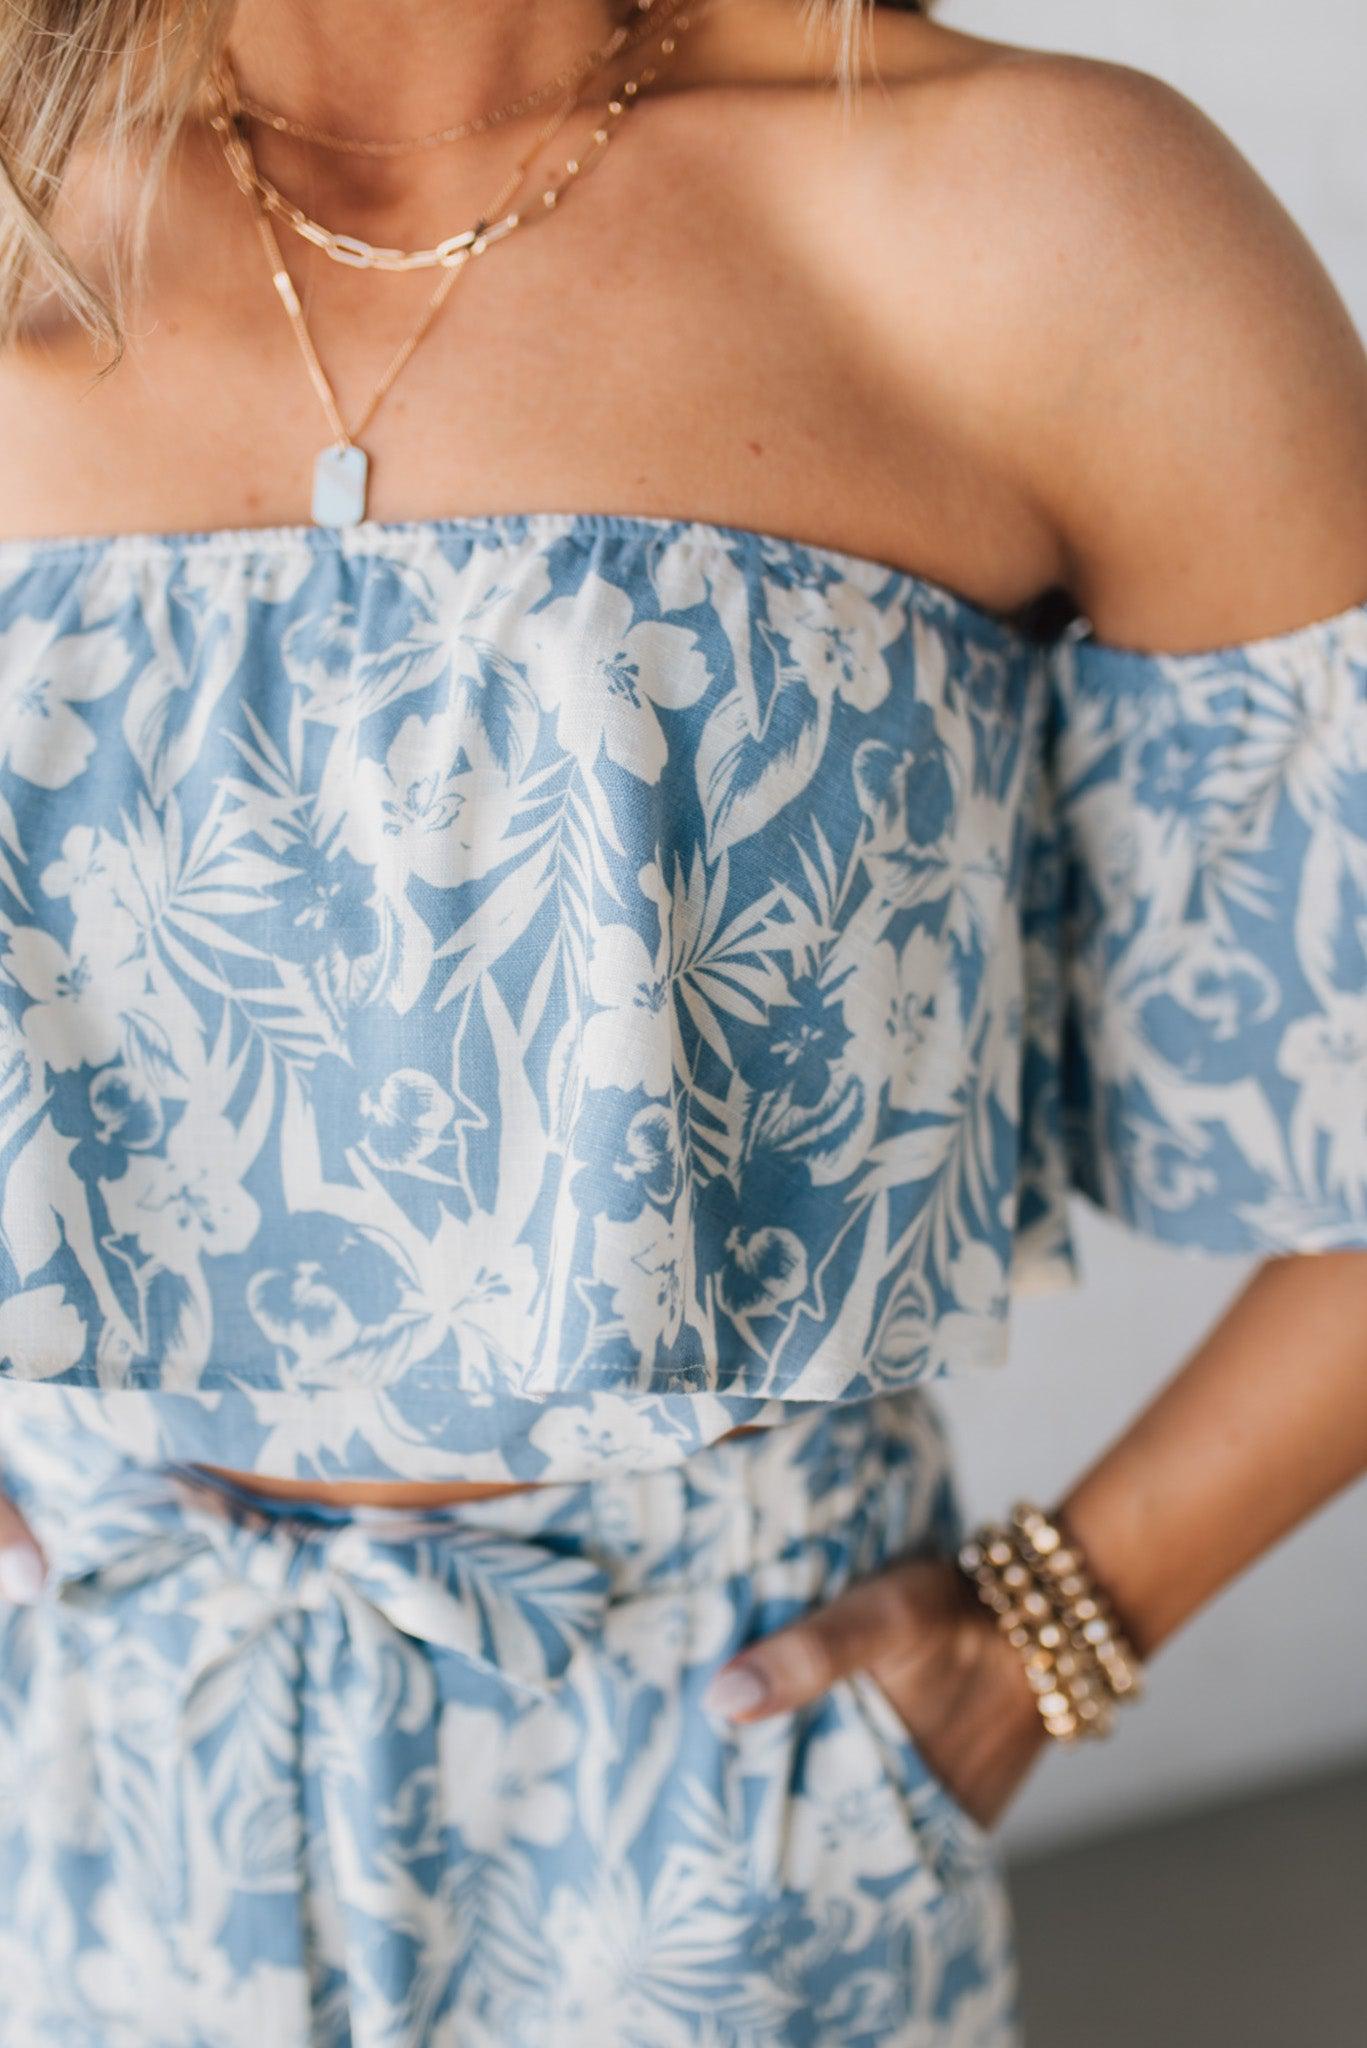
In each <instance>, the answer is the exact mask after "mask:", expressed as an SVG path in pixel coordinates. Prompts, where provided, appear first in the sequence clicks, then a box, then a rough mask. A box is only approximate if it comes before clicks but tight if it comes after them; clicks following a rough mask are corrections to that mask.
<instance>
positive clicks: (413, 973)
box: [0, 513, 1367, 1478]
mask: <svg viewBox="0 0 1367 2048" xmlns="http://www.w3.org/2000/svg"><path fill="white" fill-rule="evenodd" d="M1365 635H1367V608H1362V609H1358V610H1355V611H1351V612H1348V613H1345V614H1344V615H1343V616H1342V617H1340V618H1338V619H1334V620H1325V621H1321V622H1319V623H1318V624H1317V625H1315V626H1311V627H1307V628H1305V629H1302V630H1301V631H1299V632H1296V633H1291V634H1287V635H1284V636H1282V637H1281V638H1279V639H1275V640H1269V641H1264V642H1261V643H1258V644H1257V645H1251V646H1249V647H1246V648H1233V649H1229V650H1225V651H1222V652H1220V653H1216V654H1211V655H1209V656H1200V657H1198V656H1180V657H1176V658H1173V657H1161V656H1143V655H1128V654H1125V653H1122V652H1121V651H1119V650H1115V649H1108V648H1105V647H1102V646H1099V645H1097V644H1096V643H1095V642H1093V641H1091V640H1090V639H1088V638H1087V637H1086V636H1085V635H1067V636H1064V638H1063V639H1062V640H1060V641H1058V642H1056V643H1053V644H1043V643H1038V642H1036V641H1034V640H1032V639H1030V638H1028V637H1027V636H1026V635H1025V633H1024V632H1023V631H1018V630H1017V629H1015V628H1013V627H1012V626H1010V625H1008V624H1006V623H1005V622H1003V621H1000V620H998V619H996V618H993V617H991V616H990V615H988V614H987V613H985V612H982V611H980V610H978V609H977V608H976V607H974V606H973V605H971V604H968V603H966V602H965V601H964V600H963V599H961V598H958V597H956V596H954V595H953V594H952V593H950V592H948V591H946V590H943V589H941V588H939V587H938V586H936V585H934V584H931V583H928V582H926V581H924V580H923V579H920V578H917V577H914V576H911V575H908V574H906V573H903V572H900V571H897V570H894V569H892V568H890V567H886V566H883V565H880V564H878V563H874V562H870V561H866V560H863V559H861V558H858V557H855V556H851V555H846V554H842V553H839V552H837V551H834V550H829V549H823V548H819V547H814V546H810V545H807V544H804V543H800V542H795V541H791V540H783V539H779V538H777V537H770V536H767V535H763V534H759V533H754V532H750V531H748V530H746V529H741V528H730V527H722V526H713V525H706V524H702V523H697V522H685V521H671V520H665V519H649V518H644V517H634V516H625V515H622V516H618V515H610V514H591V513H585V514H577V513H540V514H522V515H514V514H508V515H487V516H485V517H470V518H463V519H452V520H439V521H433V522H426V523H421V524H414V525H394V526H385V525H374V524H371V525H363V526H361V527H359V528H356V529H354V530H351V531H348V532H345V533H342V534H338V533H337V532H335V531H324V530H322V529H313V528H300V529H276V530H269V531H265V532H246V531H244V532H239V533H227V534H223V533H219V534H208V535H199V536H195V535H188V536H178V537H176V536H172V537H162V538H151V537H148V538H123V539H115V540H106V541H94V542H89V543H71V544H64V543H60V542H57V543H52V542H49V543H38V544H35V545H32V546H23V545H19V544H9V545H6V546H5V547H3V548H0V703H2V704H3V713H4V715H3V718H0V1072H3V1074H4V1077H5V1085H4V1093H3V1096H2V1097H0V1103H2V1104H3V1112H2V1115H0V1365H2V1367H3V1370H4V1371H5V1372H6V1373H7V1374H9V1375H10V1376H11V1377H12V1378H13V1379H14V1380H16V1381H19V1380H25V1381H28V1382H31V1383H34V1384H39V1385H42V1386H45V1387H56V1386H61V1387H63V1388H67V1389H70V1390H72V1392H73V1394H74V1393H76V1392H78V1391H82V1390H83V1391H84V1392H85V1393H86V1394H87V1395H88V1397H89V1412H90V1414H91V1415H92V1417H93V1416H94V1415H95V1413H96V1412H97V1411H99V1412H100V1413H102V1414H103V1415H105V1416H106V1417H107V1418H112V1417H113V1416H114V1415H115V1413H116V1409H115V1405H114V1404H115V1402H116V1400H117V1403H118V1409H117V1413H118V1414H119V1416H120V1417H121V1420H122V1423H123V1424H126V1425H127V1426H129V1427H131V1428H133V1429H135V1430H137V1431H140V1432H144V1433H145V1432H146V1431H147V1430H148V1429H152V1430H155V1431H156V1432H157V1434H158V1438H159V1447H160V1450H161V1452H162V1453H163V1454H174V1453H176V1451H177V1450H178V1449H179V1450H180V1451H181V1453H182V1454H183V1452H184V1449H185V1447H186V1446H188V1445H189V1444H190V1443H192V1442H202V1441H203V1439H204V1437H205V1434H206V1432H208V1433H209V1434H210V1435H211V1439H212V1442H213V1443H214V1445H215V1446H216V1451H217V1461H218V1462H224V1463H235V1464H238V1465H244V1466H245V1465H255V1466H257V1467H259V1468H260V1469H263V1470H274V1471H278V1472H296V1473H300V1474H303V1475H306V1476H307V1475H309V1474H314V1475H317V1474H326V1473H328V1472H331V1473H334V1474H335V1473H337V1472H344V1471H348V1470H353V1471H354V1470H361V1469H363V1470H365V1471H367V1472H368V1473H371V1474H377V1473H382V1472H386V1471H389V1472H393V1473H395V1474H396V1475H399V1476H422V1477H428V1478H436V1477H440V1476H442V1475H443V1473H444V1471H446V1470H452V1471H458V1472H461V1473H463V1474H465V1475H466V1476H472V1470H473V1471H477V1473H478V1476H481V1477H488V1478H494V1477H498V1476H504V1475H508V1476H514V1477H524V1476H546V1475H549V1476H557V1477H564V1478H574V1477H580V1476H588V1475H589V1474H590V1473H591V1472H592V1471H594V1470H598V1469H611V1468H612V1467H613V1465H614V1464H616V1465H620V1460H621V1456H622V1449H621V1447H622V1444H623V1442H624V1441H626V1442H629V1443H632V1444H633V1445H637V1446H639V1441H640V1439H641V1438H642V1437H645V1436H649V1437H653V1439H654V1449H653V1453H651V1454H648V1456H649V1462H653V1463H659V1462H667V1461H668V1460H669V1459H670V1458H672V1457H675V1456H680V1457H681V1456H685V1455H687V1454H688V1453H689V1452H690V1451H691V1450H692V1449H694V1448H696V1447H697V1445H698V1444H699V1442H701V1441H706V1440H709V1439H710V1438H711V1437H714V1436H716V1435H719V1434H721V1433H723V1432H724V1431H725V1430H726V1429H728V1428H730V1427H733V1426H734V1425H735V1423H737V1422H739V1421H744V1420H750V1419H765V1418H768V1417H771V1416H772V1415H773V1414H774V1413H775V1412H777V1411H778V1409H779V1408H780V1407H781V1404H783V1403H787V1402H793V1401H801V1402H806V1401H823V1402H824V1401H855V1400H861V1399H864V1398H866V1397H867V1396H869V1395H870V1394H873V1393H876V1392H879V1391H886V1390H890V1389H895V1388H899V1387H902V1386H906V1385H909V1384H912V1383H915V1382H918V1381H921V1380H924V1379H927V1378H930V1377H933V1376H934V1375H936V1374H939V1373H943V1372H953V1371H959V1370H963V1369H965V1368H968V1367H971V1366H975V1365H979V1364H985V1363H995V1362H997V1361H999V1360H1000V1359H1001V1357H1002V1356H1003V1355H1004V1350H1005V1342H1006V1318H1007V1311H1008V1305H1009V1299H1010V1295H1011V1292H1012V1290H1013V1288H1015V1287H1017V1286H1020V1285H1024V1284H1048V1283H1053V1282H1058V1281H1062V1282H1066V1281H1067V1280H1068V1279H1070V1278H1071V1277H1072V1274H1073V1260H1072V1254H1071V1248H1070V1244H1069V1238H1068V1225H1067V1208H1066V1199H1067V1194H1068V1190H1069V1187H1070V1185H1074V1186H1078V1187H1081V1188H1082V1189H1084V1190H1085V1191H1086V1192H1087V1193H1088V1194H1090V1195H1091V1196H1092V1197H1093V1198H1094V1199H1097V1200H1099V1201H1102V1202H1104V1203H1106V1204H1108V1205H1109V1206H1112V1207H1114V1208H1116V1209H1117V1211H1118V1212H1119V1213H1121V1214H1123V1215H1126V1216H1127V1217H1129V1218H1130V1219H1131V1220H1132V1221H1134V1222H1137V1223H1139V1224H1141V1225H1143V1226H1145V1227H1149V1228H1152V1229H1155V1230H1157V1231H1159V1232H1161V1233H1162V1234H1164V1235H1166V1236H1169V1237H1172V1238H1174V1239H1177V1240H1178V1241H1181V1242H1185V1243H1190V1244H1193V1245H1200V1246H1207V1247H1217V1248H1226V1249H1258V1248H1260V1247H1266V1248H1293V1247H1303V1248H1307V1249H1313V1248H1317V1247H1321V1246H1327V1245H1332V1244H1343V1243H1349V1242H1362V1241H1367V1134H1365V1133H1364V1100H1363V1097H1364V1086H1365V1085H1367V1084H1364V1080H1363V1075H1364V1070H1365V1068H1367V1061H1364V1056H1363V1048H1364V1043H1365V1042H1367V1040H1365V1038H1364V1028H1365V1027H1364V1022H1363V1018H1364V1002H1365V1001H1367V996H1364V986H1365V984H1364V976H1363V930H1364V926H1365V925H1367V910H1365V909H1364V872H1365V868H1364V863H1365V861H1367V825H1365V824H1364V786H1365V785H1364V753H1363V747H1364V740H1363V724H1364V718H1367V711H1365V710H1364V697H1365V696H1367V668H1364V660H1363V642H1364V636H1365ZM102 1404H103V1405H102ZM92 1426H93V1422H92ZM632 1455H637V1452H636V1451H633V1453H632ZM472 1460H473V1461H474V1464H473V1468H472V1462H471V1461H472Z"/></svg>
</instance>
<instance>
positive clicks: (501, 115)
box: [237, 0, 655, 156]
mask: <svg viewBox="0 0 1367 2048" xmlns="http://www.w3.org/2000/svg"><path fill="white" fill-rule="evenodd" d="M654 4H655V0H633V6H632V11H633V13H641V14H648V13H649V12H650V10H651V8H652V7H653V6H654ZM641 37H642V28H641V26H640V24H638V25H637V26H636V27H635V28H634V29H628V28H626V27H625V26H623V25H621V24H619V25H618V26H617V27H616V28H615V29H614V30H613V31H612V34H611V35H610V36H609V37H608V40H607V41H606V42H605V43H600V44H599V45H598V46H597V48H595V49H592V50H589V51H587V52H586V53H585V54H584V55H583V56H581V57H576V58H575V59H574V61H573V62H572V63H570V64H566V65H563V66H562V67H561V69H560V70H559V71H557V72H556V74H555V76H554V78H547V79H544V80H543V81H542V83H541V84H540V85H537V86H533V88H532V90H531V91H530V92H525V93H523V94H522V96H521V98H520V99H515V100H508V101H506V102H505V103H504V105H503V106H501V107H490V108H488V109H487V110H486V111H485V112H484V113H482V114H475V115H472V116H471V118H470V119H469V120H468V121H457V122H456V123H455V124H454V126H453V127H450V128H438V129H436V130H434V131H433V133H432V134H430V135H411V136H406V137H404V139H403V140H402V141H394V142H389V141H384V142H373V141H366V140H363V139H361V138H360V137H358V136H354V135H334V134H333V132H332V130H331V129H329V128H310V127H309V126H307V124H306V123H305V122H303V121H295V120H292V119H291V118H290V117H289V116H288V115H286V114H282V113H280V112H278V111H277V109H276V108H274V107H266V106H263V105H262V104H261V102H260V100H254V99H252V98H250V97H249V96H248V94H246V93H245V92H244V93H239V95H238V102H237V103H238V105H239V107H240V108H241V109H242V112H243V113H244V114H246V115H247V116H248V118H249V119H250V120H253V121H257V122H259V123H260V124H261V126H262V127H263V128H272V129H274V131H275V133H276V134H277V135H290V136H293V138H294V139H295V141H297V142H311V143H313V144H314V145H315V146H316V147H317V148H319V149H330V150H333V151H334V152H335V153H336V154H338V155H339V156H407V155H410V154H412V153H413V152H415V151H418V150H425V149H441V148H443V147H444V146H445V145H446V144H447V143H451V142H460V141H463V140H464V138H465V137H466V136H467V135H486V134H487V133H488V131H489V130H490V129H491V128H495V127H497V126H498V125H499V123H500V122H502V121H510V120H514V119H515V118H516V117H517V116H518V115H519V114H529V113H531V111H532V109H533V108H534V107H539V106H540V105H541V103H542V101H543V100H548V99H550V97H551V95H552V94H553V93H555V92H557V91H559V90H560V89H561V88H563V87H568V86H571V85H578V84H579V83H580V82H581V81H582V80H583V79H585V78H587V77H588V76H589V75H590V73H592V72H594V71H599V70H601V69H602V67H603V66H604V65H605V64H609V63H611V61H612V59H613V58H614V57H615V56H616V55H617V52H618V51H619V50H620V49H622V48H623V47H630V46H631V44H633V43H636V42H639V41H640V40H641Z"/></svg>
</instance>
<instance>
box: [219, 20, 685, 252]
mask: <svg viewBox="0 0 1367 2048" xmlns="http://www.w3.org/2000/svg"><path fill="white" fill-rule="evenodd" d="M637 4H638V6H640V7H641V12H642V13H643V14H644V13H647V12H650V14H651V18H650V19H649V20H646V21H642V22H638V23H637V25H636V27H635V28H634V29H632V30H630V31H628V32H626V33H625V35H624V41H623V45H622V47H624V48H634V46H635V45H636V44H637V43H639V42H640V41H642V40H643V38H644V37H645V36H646V35H647V34H649V35H651V36H654V35H657V34H659V33H660V29H659V28H657V27H656V24H655V21H654V18H653V10H654V9H655V8H656V6H657V5H659V0H644V4H642V0H637ZM679 5H680V0H664V6H663V9H662V11H663V13H664V16H665V21H664V24H663V26H664V27H668V26H669V17H670V15H672V14H673V13H674V12H675V11H676V10H677V9H678V7H679ZM673 48H674V44H673V41H672V40H664V41H662V42H661V44H660V49H661V51H662V53H663V54H665V55H666V56H667V55H668V54H669V53H670V52H671V51H672V50H673ZM636 89H637V85H636V81H634V80H628V81H627V82H626V83H625V84H624V85H623V87H622V89H621V94H620V95H618V96H614V98H613V99H612V100H611V101H610V102H609V104H608V107H607V112H606V116H605V118H606V119H613V118H615V117H616V116H618V115H620V114H621V113H622V112H623V111H624V107H623V105H621V104H619V103H618V102H619V98H624V99H625V101H626V103H627V104H629V103H630V100H631V97H632V95H633V94H634V93H635V92H636ZM215 90H216V91H217V93H218V96H219V98H220V100H221V101H222V102H223V103H224V105H225V106H226V108H227V111H228V113H229V116H230V117H231V118H230V122H229V124H228V125H227V126H226V127H223V128H221V129H220V131H219V133H220V140H221V141H222V144H223V149H224V154H225V155H226V156H227V159H228V167H229V169H230V170H231V171H232V174H233V176H234V177H235V178H236V180H237V182H238V184H239V185H240V186H241V188H242V190H243V192H244V193H245V194H246V195H247V197H248V198H249V199H252V200H254V201H255V202H256V203H257V204H259V205H261V206H263V207H264V208H265V209H266V211H267V212H268V213H271V214H274V215H275V217H276V219H277V220H283V221H284V223H285V225H286V226H287V227H289V228H292V229H293V231H294V233H295V234H296V235H298V236H300V237H301V239H302V240H304V241H306V242H311V243H312V244H313V246H314V247H315V248H316V249H321V250H322V252H323V254H324V255H325V256H327V257H328V258H330V260H331V261H332V262H334V263H344V264H346V265H347V266H348V267H349V268H351V269H354V270H434V269H435V268H436V267H437V265H438V264H442V263H447V262H449V261H450V260H451V258H452V257H453V256H454V255H455V253H456V251H457V250H458V249H460V248H463V247H464V246H465V244H466V243H468V242H469V241H470V240H471V239H472V233H471V231H469V230H467V231H466V232H465V233H464V234H460V235H448V236H447V237H446V239H445V240H444V241H441V242H438V243H437V244H436V245H435V247H433V248H430V249H385V248H377V247H375V245H374V244H372V243H370V242H363V241H362V240H361V239H360V237H359V236H357V235H343V234H338V233H337V232H336V231H335V230H334V229H332V228H328V227H324V226H323V225H322V223H321V222H320V221H316V220H311V219H310V218H309V216H308V215H307V214H306V213H305V212H304V211H303V209H302V208H301V207H298V206H296V205H295V204H294V203H293V201H292V200H289V199H286V198H285V197H284V195H283V193H281V192H280V191H278V190H277V189H276V187H275V186H274V185H273V184H272V183H271V181H270V179H269V178H267V177H265V176H264V175H263V173H262V172H261V170H260V168H259V167H258V165H257V163H256V159H255V158H254V157H253V155H252V152H251V149H250V147H249V146H248V143H247V140H246V137H245V136H244V135H243V134H242V132H241V130H240V128H239V127H238V125H237V115H238V113H239V111H240V110H241V108H242V100H241V96H240V94H239V93H238V90H237V84H236V80H235V79H234V78H233V76H232V72H231V70H230V68H229V67H228V66H227V64H226V62H225V63H224V64H223V65H221V66H220V70H219V75H218V78H217V80H216V81H215ZM571 97H573V96H571ZM215 125H217V124H215ZM606 140H607V138H606V137H604V138H603V139H602V140H601V141H600V140H599V138H598V136H597V134H596V133H595V136H594V148H595V149H601V148H603V147H605V146H606ZM490 210H492V209H490ZM493 232H494V231H493V230H491V231H490V237H489V238H490V239H492V235H493Z"/></svg>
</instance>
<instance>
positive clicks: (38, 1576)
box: [0, 1543, 45, 1607]
mask: <svg viewBox="0 0 1367 2048" xmlns="http://www.w3.org/2000/svg"><path fill="white" fill-rule="evenodd" d="M44 1576H45V1574H44V1571H43V1561H42V1559H41V1558H40V1557H39V1555H38V1553H37V1551H36V1550H30V1548H29V1546H28V1545H27V1544H26V1543H11V1544H8V1545H7V1546H6V1548H5V1549H3V1550H0V1600H8V1601H9V1602H10V1605H11V1606H13V1607H31V1606H32V1605H33V1603H34V1601H35V1600H36V1599H37V1598H38V1595H39V1594H40V1593H41V1592H42V1590H43V1579H44Z"/></svg>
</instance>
